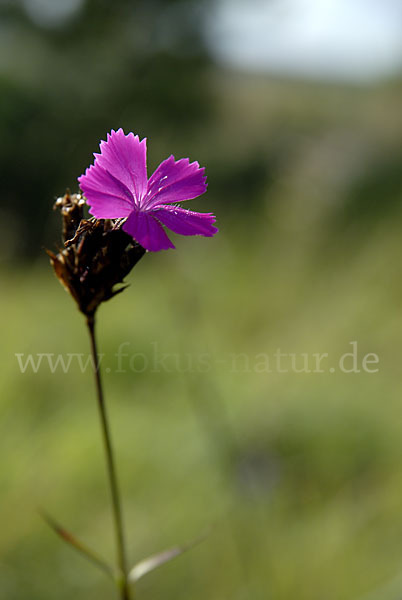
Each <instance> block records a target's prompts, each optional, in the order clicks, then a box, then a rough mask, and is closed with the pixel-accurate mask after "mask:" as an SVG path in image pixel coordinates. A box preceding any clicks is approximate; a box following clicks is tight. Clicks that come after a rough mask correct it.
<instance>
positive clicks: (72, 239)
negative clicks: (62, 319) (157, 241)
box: [47, 192, 145, 317]
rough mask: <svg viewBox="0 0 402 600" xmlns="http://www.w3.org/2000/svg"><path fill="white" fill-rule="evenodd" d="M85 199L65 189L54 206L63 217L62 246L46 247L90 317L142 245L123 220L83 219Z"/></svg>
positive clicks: (111, 292) (137, 256) (62, 278)
mask: <svg viewBox="0 0 402 600" xmlns="http://www.w3.org/2000/svg"><path fill="white" fill-rule="evenodd" d="M84 206H85V200H84V199H83V198H82V196H81V195H80V194H70V193H69V192H67V193H66V194H65V195H64V196H63V197H62V198H58V200H57V201H56V203H55V205H54V208H57V209H60V211H61V214H62V218H63V236H62V240H63V242H64V248H61V249H60V250H59V253H58V254H54V253H53V252H51V251H50V250H48V251H47V253H48V255H49V256H50V262H51V264H52V266H53V268H54V271H55V273H56V276H57V277H58V279H59V280H60V282H61V283H62V284H63V286H64V287H65V289H66V290H67V291H68V292H69V293H70V294H71V295H72V296H73V298H74V299H75V301H76V302H77V304H78V307H79V309H80V311H81V312H82V313H84V315H86V316H87V317H90V316H91V317H92V316H93V315H94V314H95V311H96V309H97V308H98V306H99V304H100V303H101V302H104V301H106V300H109V299H110V298H113V296H115V295H116V294H118V293H119V292H121V291H122V290H124V289H125V287H126V286H123V287H120V288H118V289H115V286H116V285H118V284H121V283H123V280H124V278H125V277H126V275H128V273H129V272H130V271H131V269H132V268H133V267H134V266H135V264H136V263H137V262H138V261H139V260H140V258H142V256H143V255H144V254H145V249H144V248H143V247H142V246H140V245H139V244H137V242H135V241H134V240H133V239H132V237H131V236H129V235H128V234H127V233H125V232H124V231H123V230H122V229H121V223H122V220H121V219H119V220H109V219H107V220H104V219H100V220H98V219H95V218H94V217H92V218H90V219H84V218H83V216H84V210H83V209H84Z"/></svg>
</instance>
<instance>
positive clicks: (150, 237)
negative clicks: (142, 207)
mask: <svg viewBox="0 0 402 600" xmlns="http://www.w3.org/2000/svg"><path fill="white" fill-rule="evenodd" d="M123 229H124V231H125V232H126V233H128V234H129V235H131V236H132V237H133V238H134V239H135V240H137V242H138V243H139V244H141V246H142V247H143V248H145V249H146V250H150V251H151V252H158V251H159V250H167V249H168V248H174V246H173V244H172V242H171V241H170V240H169V238H168V236H167V235H166V233H165V230H164V229H163V227H162V225H160V223H158V221H157V220H156V219H155V217H154V216H153V215H152V214H151V213H144V212H140V211H137V210H134V211H133V212H132V213H131V215H130V216H129V217H128V219H127V221H126V222H125V223H124V225H123Z"/></svg>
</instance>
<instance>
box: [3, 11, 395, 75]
mask: <svg viewBox="0 0 402 600" xmlns="http://www.w3.org/2000/svg"><path fill="white" fill-rule="evenodd" d="M3 2H4V0H3ZM23 3H24V6H25V9H26V11H27V12H28V14H29V16H30V17H31V19H32V20H33V21H35V22H37V24H38V25H41V26H47V27H57V26H59V25H61V24H64V23H65V21H68V20H69V19H71V18H73V17H75V16H77V13H79V11H80V9H81V8H82V6H83V4H84V2H83V0H23ZM205 26H206V30H207V31H206V33H207V39H208V40H209V44H210V47H211V49H212V52H213V54H214V56H215V58H216V59H217V61H218V62H222V63H223V64H225V65H229V66H232V67H237V68H242V69H247V70H255V71H267V72H274V73H285V74H290V75H297V76H302V77H303V76H304V77H313V78H318V79H320V78H323V79H340V80H342V79H345V80H350V79H353V80H355V81H356V80H358V81H365V80H371V79H375V78H378V77H384V76H389V75H392V74H393V73H394V72H396V71H397V70H398V69H400V67H401V65H402V35H401V31H402V2H401V1H400V0H382V1H381V2H379V1H378V0H249V1H248V2H243V1H241V0H216V1H215V2H213V3H212V5H210V6H209V10H208V13H207V17H206V25H205Z"/></svg>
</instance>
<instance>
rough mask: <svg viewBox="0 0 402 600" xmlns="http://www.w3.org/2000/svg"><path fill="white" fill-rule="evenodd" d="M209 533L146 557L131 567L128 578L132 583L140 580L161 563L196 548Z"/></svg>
mask: <svg viewBox="0 0 402 600" xmlns="http://www.w3.org/2000/svg"><path fill="white" fill-rule="evenodd" d="M207 535H208V534H204V535H202V536H200V537H199V538H197V539H196V540H194V541H193V542H190V543H189V544H186V545H184V546H173V547H172V548H168V549H167V550H164V551H163V552H159V553H158V554H153V555H152V556H148V558H144V560H141V561H140V562H138V563H137V564H136V565H134V567H133V568H132V569H131V571H130V573H129V574H128V580H129V581H130V582H131V583H134V582H136V581H138V580H139V579H141V577H143V576H144V575H146V574H147V573H150V572H151V571H153V570H154V569H157V568H158V567H160V566H161V565H164V564H165V563H167V562H169V561H171V560H173V558H176V556H180V554H183V553H184V552H187V550H191V548H194V546H196V545H197V544H199V543H201V542H202V541H204V539H205V538H206V537H207Z"/></svg>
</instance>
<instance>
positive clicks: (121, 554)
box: [87, 316, 130, 600]
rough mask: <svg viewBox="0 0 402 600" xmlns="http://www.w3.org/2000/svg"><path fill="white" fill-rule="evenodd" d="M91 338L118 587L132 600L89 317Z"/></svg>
mask: <svg viewBox="0 0 402 600" xmlns="http://www.w3.org/2000/svg"><path fill="white" fill-rule="evenodd" d="M87 325H88V331H89V337H90V340H91V352H92V357H93V361H94V373H95V386H96V395H97V401H98V408H99V415H100V419H101V427H102V439H103V444H104V447H105V453H106V463H107V471H108V477H109V485H110V492H111V498H112V510H113V520H114V529H115V536H116V550H117V561H118V567H119V578H118V585H119V589H120V597H121V600H130V590H129V586H128V580H127V559H126V550H125V543H124V534H123V518H122V511H121V502H120V494H119V488H118V484H117V476H116V467H115V464H114V457H113V449H112V443H111V438H110V430H109V424H108V419H107V413H106V406H105V400H104V396H103V388H102V380H101V374H100V363H99V360H98V351H97V345H96V336H95V317H94V316H88V317H87Z"/></svg>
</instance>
